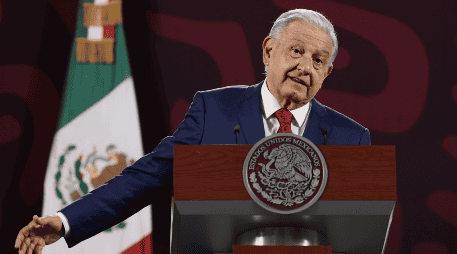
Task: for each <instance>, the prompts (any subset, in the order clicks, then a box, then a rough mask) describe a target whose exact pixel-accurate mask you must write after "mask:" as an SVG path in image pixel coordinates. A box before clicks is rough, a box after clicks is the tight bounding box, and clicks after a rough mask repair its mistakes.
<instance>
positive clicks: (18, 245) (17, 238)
mask: <svg viewBox="0 0 457 254" xmlns="http://www.w3.org/2000/svg"><path fill="white" fill-rule="evenodd" d="M22 240H24V235H23V234H22V233H21V232H19V234H18V235H17V237H16V242H15V243H14V248H16V249H19V247H21V243H22Z"/></svg>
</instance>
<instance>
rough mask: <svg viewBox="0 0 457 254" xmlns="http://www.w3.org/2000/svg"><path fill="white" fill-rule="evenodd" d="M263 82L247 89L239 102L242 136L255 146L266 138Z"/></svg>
mask: <svg viewBox="0 0 457 254" xmlns="http://www.w3.org/2000/svg"><path fill="white" fill-rule="evenodd" d="M262 84H263V82H260V83H259V84H257V85H254V86H251V87H249V88H248V89H246V92H245V93H244V94H243V95H244V96H243V99H242V100H241V101H240V102H239V106H238V109H239V112H238V119H239V121H240V126H241V131H240V135H241V134H242V135H243V136H244V138H245V139H246V141H247V143H248V144H255V143H257V141H259V140H260V139H262V138H264V137H265V130H264V127H263V118H262V96H261V93H260V91H261V88H262Z"/></svg>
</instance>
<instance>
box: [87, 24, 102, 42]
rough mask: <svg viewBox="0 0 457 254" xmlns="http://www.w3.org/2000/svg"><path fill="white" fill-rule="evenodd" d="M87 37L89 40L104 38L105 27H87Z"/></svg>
mask: <svg viewBox="0 0 457 254" xmlns="http://www.w3.org/2000/svg"><path fill="white" fill-rule="evenodd" d="M87 39H89V40H101V39H103V27H101V26H90V27H88V28H87Z"/></svg>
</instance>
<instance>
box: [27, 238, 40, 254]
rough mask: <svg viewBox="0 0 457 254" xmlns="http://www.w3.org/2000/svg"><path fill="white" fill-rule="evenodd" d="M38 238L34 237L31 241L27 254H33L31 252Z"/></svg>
mask: <svg viewBox="0 0 457 254" xmlns="http://www.w3.org/2000/svg"><path fill="white" fill-rule="evenodd" d="M39 240H40V238H38V237H35V238H34V239H33V241H32V242H31V243H30V245H29V247H28V248H27V254H33V250H34V249H35V246H36V245H37V243H38V242H39Z"/></svg>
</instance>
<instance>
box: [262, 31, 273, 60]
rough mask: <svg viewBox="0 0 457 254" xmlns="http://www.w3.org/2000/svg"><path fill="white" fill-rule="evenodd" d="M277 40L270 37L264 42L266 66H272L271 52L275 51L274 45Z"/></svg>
mask: <svg viewBox="0 0 457 254" xmlns="http://www.w3.org/2000/svg"><path fill="white" fill-rule="evenodd" d="M274 41H275V38H273V37H272V36H268V37H267V38H265V40H263V43H262V50H263V64H264V65H265V66H268V65H269V64H270V59H271V55H270V54H271V50H272V49H273V44H274Z"/></svg>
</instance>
